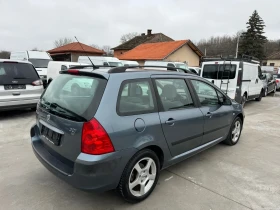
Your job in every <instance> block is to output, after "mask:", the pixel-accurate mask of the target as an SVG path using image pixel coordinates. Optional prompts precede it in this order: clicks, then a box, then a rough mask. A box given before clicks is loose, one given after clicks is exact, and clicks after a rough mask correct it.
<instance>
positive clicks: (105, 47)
mask: <svg viewBox="0 0 280 210" xmlns="http://www.w3.org/2000/svg"><path fill="white" fill-rule="evenodd" d="M102 50H103V51H104V52H105V53H106V55H107V56H113V55H114V53H113V50H111V47H110V46H109V45H104V46H103V47H102Z"/></svg>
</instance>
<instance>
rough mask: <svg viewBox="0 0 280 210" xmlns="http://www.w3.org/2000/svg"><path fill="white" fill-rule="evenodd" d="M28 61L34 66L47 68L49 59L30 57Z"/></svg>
mask: <svg viewBox="0 0 280 210" xmlns="http://www.w3.org/2000/svg"><path fill="white" fill-rule="evenodd" d="M28 61H29V62H31V63H32V64H33V66H34V67H35V68H48V64H49V62H50V61H51V60H50V59H37V58H30V59H28Z"/></svg>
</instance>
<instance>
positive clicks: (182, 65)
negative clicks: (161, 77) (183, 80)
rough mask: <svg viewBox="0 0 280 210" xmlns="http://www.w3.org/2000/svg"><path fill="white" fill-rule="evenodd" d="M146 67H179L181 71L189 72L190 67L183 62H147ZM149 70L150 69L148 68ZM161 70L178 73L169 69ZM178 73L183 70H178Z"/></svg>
mask: <svg viewBox="0 0 280 210" xmlns="http://www.w3.org/2000/svg"><path fill="white" fill-rule="evenodd" d="M144 65H145V66H163V67H173V68H175V67H177V68H181V69H185V70H188V69H189V68H188V65H187V64H186V63H183V62H172V61H146V62H145V64H144ZM147 69H148V68H147ZM159 70H170V71H176V70H174V69H168V68H162V69H159ZM177 71H180V72H182V71H183V70H180V69H177Z"/></svg>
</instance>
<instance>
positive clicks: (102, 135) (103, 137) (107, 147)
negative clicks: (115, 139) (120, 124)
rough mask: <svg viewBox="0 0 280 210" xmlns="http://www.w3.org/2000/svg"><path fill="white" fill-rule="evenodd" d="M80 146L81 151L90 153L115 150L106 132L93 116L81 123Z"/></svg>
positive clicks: (98, 153)
mask: <svg viewBox="0 0 280 210" xmlns="http://www.w3.org/2000/svg"><path fill="white" fill-rule="evenodd" d="M81 148H82V149H81V150H82V152H83V153H86V154H91V155H101V154H106V153H110V152H114V151H115V149H114V146H113V144H112V142H111V139H110V137H109V136H108V134H107V132H106V131H105V129H104V128H103V127H102V125H101V124H100V123H99V122H98V121H97V120H96V119H94V118H93V119H92V120H90V121H89V122H85V123H84V125H83V131H82V147H81Z"/></svg>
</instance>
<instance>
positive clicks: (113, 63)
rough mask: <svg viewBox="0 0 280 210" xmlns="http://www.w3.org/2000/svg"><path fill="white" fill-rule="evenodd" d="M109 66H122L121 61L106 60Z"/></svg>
mask: <svg viewBox="0 0 280 210" xmlns="http://www.w3.org/2000/svg"><path fill="white" fill-rule="evenodd" d="M108 63H109V65H110V66H123V63H122V62H108Z"/></svg>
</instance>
